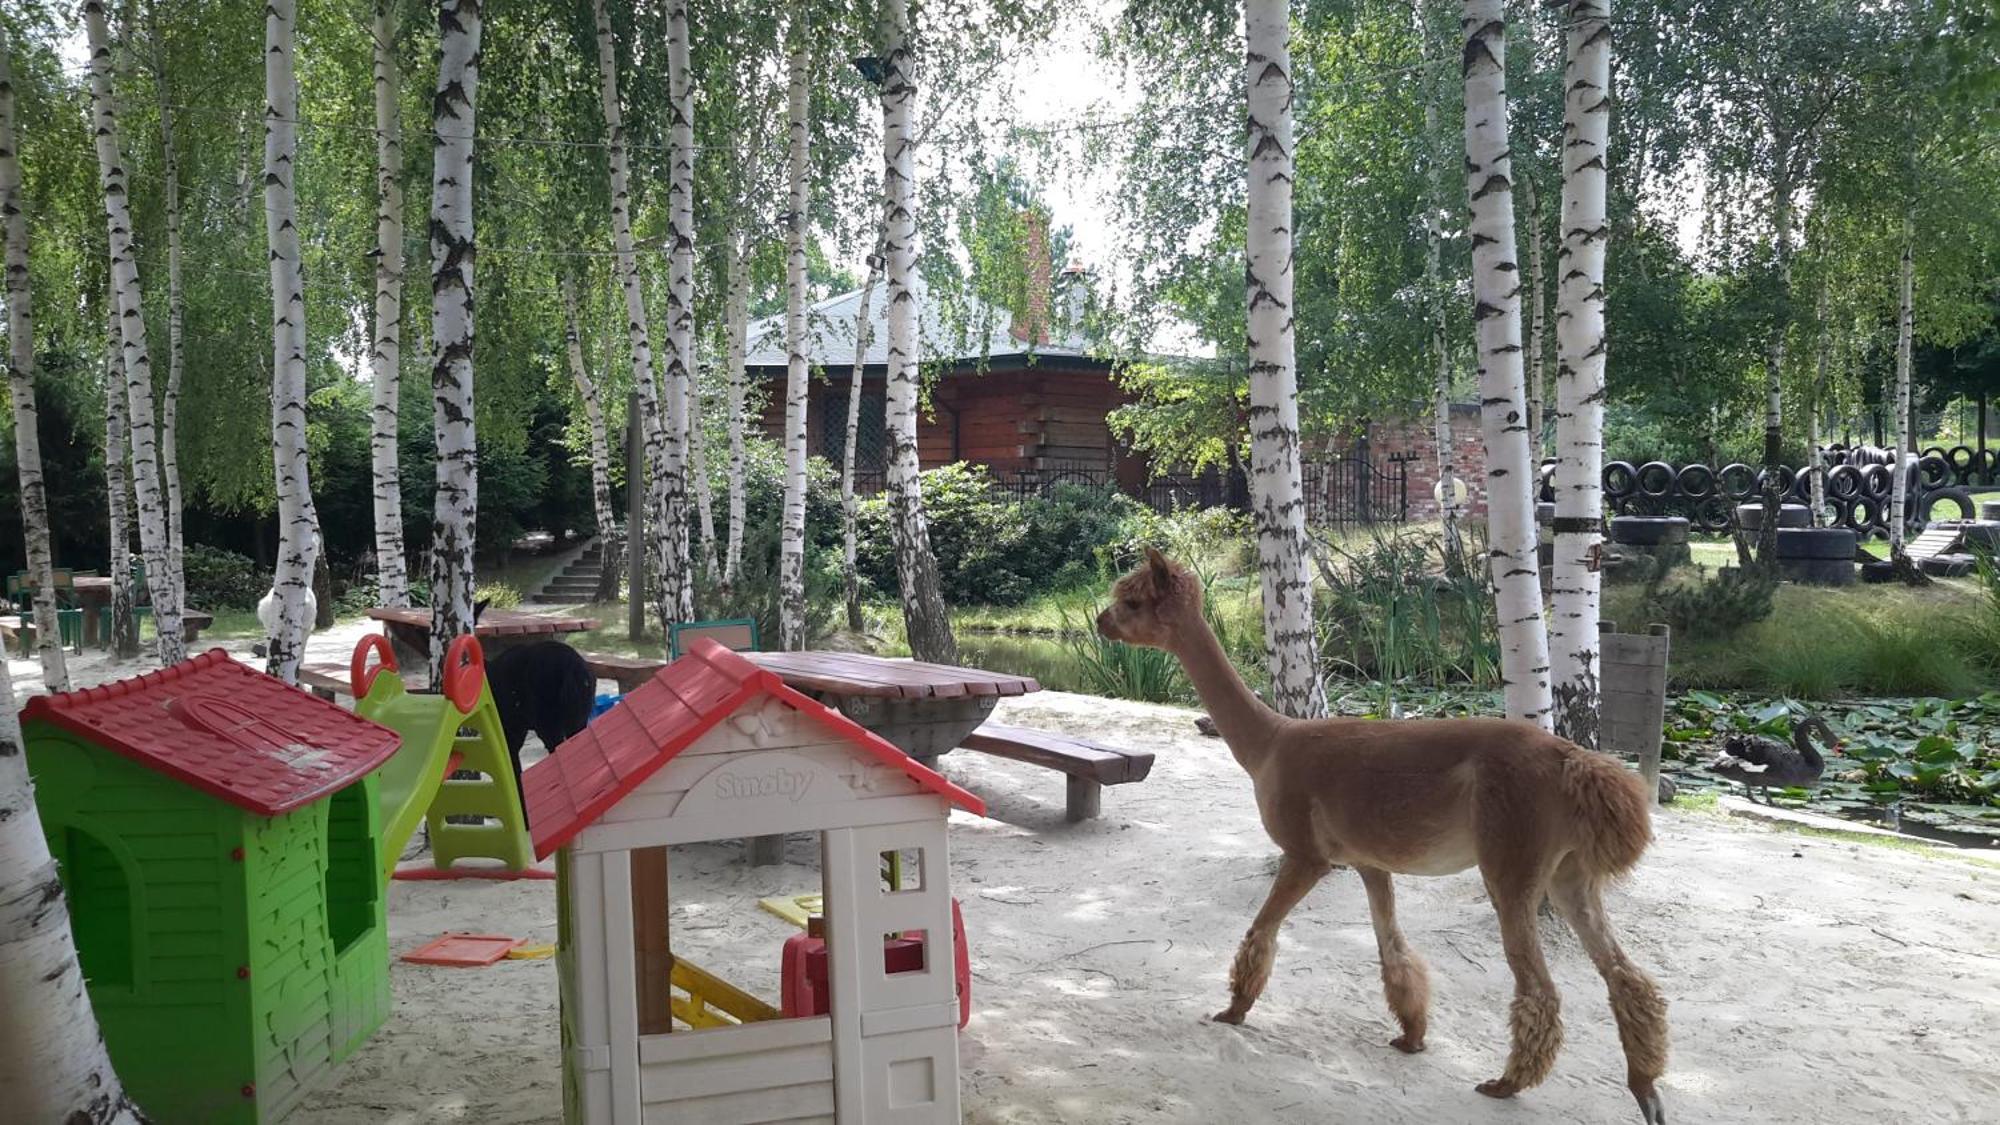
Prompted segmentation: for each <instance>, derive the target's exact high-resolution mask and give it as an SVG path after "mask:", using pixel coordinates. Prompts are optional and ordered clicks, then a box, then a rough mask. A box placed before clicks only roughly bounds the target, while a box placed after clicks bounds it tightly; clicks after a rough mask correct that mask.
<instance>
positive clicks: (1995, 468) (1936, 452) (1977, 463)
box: [1924, 445, 2000, 488]
mask: <svg viewBox="0 0 2000 1125" xmlns="http://www.w3.org/2000/svg"><path fill="white" fill-rule="evenodd" d="M1924 456H1925V457H1935V458H1937V459H1938V460H1940V461H1942V462H1944V463H1945V466H1946V467H1947V468H1949V469H1950V470H1951V483H1953V484H1956V485H1960V486H1963V487H1968V488H1970V487H1980V486H1983V487H1991V486H1992V485H1994V484H1995V483H1996V482H2000V454H1996V453H1995V452H1994V451H1993V450H1991V449H1974V448H1972V447H1971V446H1969V445H1954V446H1952V447H1951V448H1950V449H1946V448H1944V447H1943V446H1940V445H1933V446H1931V447H1930V448H1929V449H1926V450H1924Z"/></svg>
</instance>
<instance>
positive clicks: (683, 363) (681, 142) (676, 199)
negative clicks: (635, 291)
mask: <svg viewBox="0 0 2000 1125" xmlns="http://www.w3.org/2000/svg"><path fill="white" fill-rule="evenodd" d="M667 102H668V107H667V117H668V121H669V128H668V131H667V243H668V246H667V371H666V374H667V378H666V384H665V386H663V387H662V388H661V393H662V394H663V395H664V397H665V398H666V402H667V407H666V429H667V440H666V448H665V459H664V463H663V465H662V466H661V469H660V472H661V475H662V477H663V478H664V479H663V487H662V489H661V504H660V527H659V529H658V531H657V534H658V535H659V537H660V542H661V547H662V554H663V563H664V565H663V566H662V567H661V569H660V601H659V604H658V606H657V607H656V612H657V614H658V616H659V618H660V628H661V629H662V630H666V629H670V628H671V627H672V625H673V623H674V622H676V621H686V620H688V619H690V618H692V617H693V616H694V567H693V566H692V565H691V559H690V556H689V551H688V512H687V504H688V496H687V491H688V490H687V483H688V480H687V478H688V472H687V461H688V457H687V432H688V422H687V419H688V406H687V403H688V381H689V380H690V379H692V378H693V377H694V98H693V87H692V85H691V82H690V79H689V74H688V0H667Z"/></svg>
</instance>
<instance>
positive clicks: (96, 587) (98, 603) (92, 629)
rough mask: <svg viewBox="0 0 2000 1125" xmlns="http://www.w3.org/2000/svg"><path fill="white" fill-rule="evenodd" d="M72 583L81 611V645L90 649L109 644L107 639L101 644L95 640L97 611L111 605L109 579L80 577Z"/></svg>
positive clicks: (103, 577)
mask: <svg viewBox="0 0 2000 1125" xmlns="http://www.w3.org/2000/svg"><path fill="white" fill-rule="evenodd" d="M72 581H73V582H75V584H76V604H77V606H78V607H80V608H81V609H82V610H83V643H84V644H86V645H89V646H91V647H92V648H95V647H96V646H97V645H99V644H100V643H109V641H110V638H108V637H107V638H105V640H104V641H103V642H100V641H99V640H98V638H97V618H98V617H99V614H98V612H97V611H98V610H99V609H100V608H101V607H104V606H108V605H110V604H111V579H110V578H108V577H105V576H101V575H100V576H97V577H91V576H88V575H82V576H78V577H77V578H75V579H72Z"/></svg>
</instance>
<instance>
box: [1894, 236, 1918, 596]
mask: <svg viewBox="0 0 2000 1125" xmlns="http://www.w3.org/2000/svg"><path fill="white" fill-rule="evenodd" d="M1916 227H1917V224H1916V219H1915V217H1914V216H1912V215H1911V214H1910V213H1909V212H1907V211H1906V212H1904V213H1903V259H1902V268H1901V270H1900V272H1899V273H1898V275H1897V287H1896V294H1897V298H1896V395H1895V403H1896V424H1895V428H1894V430H1893V431H1892V432H1893V433H1894V435H1895V436H1894V437H1893V438H1892V439H1891V440H1892V441H1893V443H1894V446H1895V448H1894V449H1893V450H1892V452H1893V453H1894V457H1893V458H1892V459H1891V461H1890V464H1891V465H1892V467H1893V470H1894V476H1893V477H1892V478H1891V479H1892V481H1893V483H1892V484H1891V486H1890V490H1889V553H1890V555H1891V556H1895V557H1900V556H1901V555H1902V554H1903V538H1904V533H1903V519H1904V511H1905V509H1906V508H1907V506H1908V504H1909V490H1910V474H1909V472H1908V470H1906V469H1905V468H1904V464H1903V463H1904V460H1905V459H1906V458H1907V457H1908V456H1909V454H1910V348H1911V340H1912V338H1913V337H1914V336H1915V334H1916V324H1917V313H1916V287H1917V266H1916V258H1915V256H1914V255H1915V253H1916V240H1917V229H1916Z"/></svg>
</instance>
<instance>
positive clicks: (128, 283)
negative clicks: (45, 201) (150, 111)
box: [83, 0, 187, 666]
mask: <svg viewBox="0 0 2000 1125" xmlns="http://www.w3.org/2000/svg"><path fill="white" fill-rule="evenodd" d="M83 17H84V29H85V33H86V34H87V36H88V37H89V42H90V102H91V111H92V124H93V131H94V133H95V134H96V141H97V171H98V183H99V186H100V187H101V188H102V189H103V195H104V219H105V228H106V232H107V234H108V236H109V241H110V249H111V282H112V286H113V289H114V291H115V293H116V303H117V307H118V328H119V346H120V350H121V351H122V353H123V359H124V369H125V400H126V408H127V409H128V410H129V411H130V416H129V419H130V423H131V436H132V475H133V477H134V479H135V481H136V482H137V486H138V487H137V490H136V491H137V495H138V502H139V542H140V545H141V547H142V549H143V550H144V552H145V556H146V586H147V589H148V590H149V591H150V592H151V594H152V598H153V623H154V625H155V626H156V627H157V629H158V632H159V656H160V663H161V664H162V665H163V666H164V665H168V664H176V663H179V662H180V661H181V660H184V659H186V657H187V644H186V642H185V641H183V640H182V638H181V595H180V587H179V583H178V582H177V580H176V576H177V574H178V568H177V567H176V566H175V565H174V562H173V558H172V545H171V544H170V543H169V542H168V540H167V520H166V504H165V501H164V499H163V496H162V489H161V487H160V451H159V441H158V433H157V431H156V429H155V428H154V425H153V360H152V357H151V355H150V354H149V352H148V350H147V346H146V315H145V306H144V302H143V301H142V300H141V299H140V293H139V259H138V256H137V254H136V252H135V250H134V248H133V245H132V217H131V210H130V206H129V197H128V194H127V191H126V176H125V165H124V158H123V157H122V156H121V155H120V153H119V149H118V112H117V108H116V106H115V104H114V103H113V101H112V92H111V34H110V30H109V28H108V27H107V26H106V22H105V11H104V3H103V0H85V3H84V5H83Z"/></svg>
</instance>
